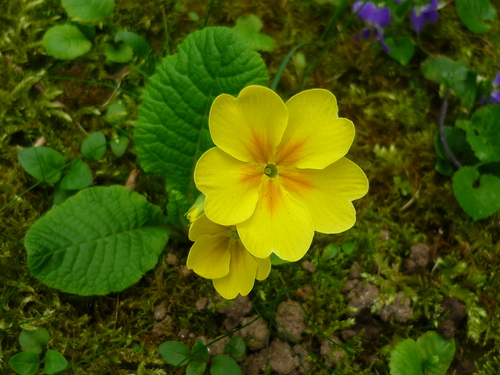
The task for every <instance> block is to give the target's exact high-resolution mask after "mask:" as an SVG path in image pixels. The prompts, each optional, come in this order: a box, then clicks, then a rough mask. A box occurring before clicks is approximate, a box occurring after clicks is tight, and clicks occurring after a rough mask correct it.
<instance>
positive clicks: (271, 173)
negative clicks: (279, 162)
mask: <svg viewBox="0 0 500 375" xmlns="http://www.w3.org/2000/svg"><path fill="white" fill-rule="evenodd" d="M264 174H265V175H266V176H267V177H269V178H275V177H276V176H277V175H278V168H277V167H276V165H275V164H268V165H266V167H265V168H264Z"/></svg>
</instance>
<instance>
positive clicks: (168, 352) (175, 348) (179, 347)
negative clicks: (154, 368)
mask: <svg viewBox="0 0 500 375" xmlns="http://www.w3.org/2000/svg"><path fill="white" fill-rule="evenodd" d="M158 352H159V353H160V355H161V357H162V358H163V360H164V361H165V362H167V363H170V364H171V365H173V366H185V365H187V363H188V361H189V359H190V358H191V350H189V348H188V347H187V345H186V344H184V343H182V342H179V341H166V342H164V343H162V344H160V346H159V347H158Z"/></svg>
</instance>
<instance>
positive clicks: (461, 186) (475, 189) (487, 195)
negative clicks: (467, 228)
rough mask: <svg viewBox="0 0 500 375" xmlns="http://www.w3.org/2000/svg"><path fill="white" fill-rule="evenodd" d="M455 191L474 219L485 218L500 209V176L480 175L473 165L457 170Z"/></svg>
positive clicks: (459, 200)
mask: <svg viewBox="0 0 500 375" xmlns="http://www.w3.org/2000/svg"><path fill="white" fill-rule="evenodd" d="M478 182H479V186H476V185H477V184H478ZM453 191H454V193H455V198H457V201H458V203H459V204H460V207H462V208H463V210H464V211H465V212H467V214H468V215H469V216H471V217H472V218H473V219H474V220H479V219H484V218H486V217H488V216H491V215H493V214H494V213H495V212H497V211H498V210H499V209H500V178H498V177H495V176H491V175H488V174H483V175H480V174H479V172H478V171H477V170H476V169H475V168H473V167H462V168H460V169H459V170H458V171H456V172H455V174H454V175H453Z"/></svg>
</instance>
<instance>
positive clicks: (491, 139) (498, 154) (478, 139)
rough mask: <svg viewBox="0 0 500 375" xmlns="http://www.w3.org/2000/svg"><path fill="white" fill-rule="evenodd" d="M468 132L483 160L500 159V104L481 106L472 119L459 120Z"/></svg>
mask: <svg viewBox="0 0 500 375" xmlns="http://www.w3.org/2000/svg"><path fill="white" fill-rule="evenodd" d="M456 124H457V126H459V127H460V128H461V129H463V130H465V131H466V133H467V141H468V142H469V144H470V145H471V147H472V149H473V150H474V153H475V154H476V156H477V158H478V159H479V160H481V161H483V162H494V161H500V104H492V105H487V106H484V107H481V108H479V109H478V110H477V111H476V112H474V113H473V115H472V118H471V120H470V121H466V120H462V121H457V123H456Z"/></svg>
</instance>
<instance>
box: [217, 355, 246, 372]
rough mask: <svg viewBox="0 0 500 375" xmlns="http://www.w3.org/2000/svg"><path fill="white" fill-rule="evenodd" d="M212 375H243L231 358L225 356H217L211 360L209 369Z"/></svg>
mask: <svg viewBox="0 0 500 375" xmlns="http://www.w3.org/2000/svg"><path fill="white" fill-rule="evenodd" d="M210 374H212V375H243V373H242V372H241V368H240V366H239V365H238V362H236V361H235V360H234V359H232V358H231V357H229V356H227V355H225V354H219V355H216V356H215V357H214V359H213V360H212V367H211V368H210Z"/></svg>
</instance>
